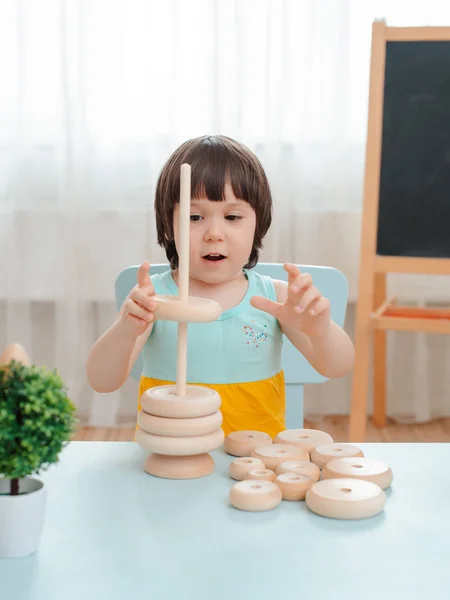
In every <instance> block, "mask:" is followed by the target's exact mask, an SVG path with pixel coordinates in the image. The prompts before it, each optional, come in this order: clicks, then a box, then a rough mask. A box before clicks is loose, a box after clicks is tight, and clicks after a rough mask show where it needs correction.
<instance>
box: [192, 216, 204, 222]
mask: <svg viewBox="0 0 450 600" xmlns="http://www.w3.org/2000/svg"><path fill="white" fill-rule="evenodd" d="M201 218H202V217H201V215H191V221H193V222H194V223H196V222H198V221H200V219H201Z"/></svg>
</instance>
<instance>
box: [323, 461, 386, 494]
mask: <svg viewBox="0 0 450 600" xmlns="http://www.w3.org/2000/svg"><path fill="white" fill-rule="evenodd" d="M340 477H345V478H347V479H348V478H354V479H363V480H365V481H371V482H372V483H376V484H377V485H379V486H380V488H381V489H383V490H384V489H386V488H388V487H389V486H390V485H391V483H392V479H393V475H392V471H391V469H390V467H389V466H388V465H386V464H385V463H384V462H381V461H379V460H374V459H372V458H364V457H363V458H361V457H348V458H336V459H334V460H330V462H327V464H326V465H325V466H324V468H323V470H322V479H336V478H340Z"/></svg>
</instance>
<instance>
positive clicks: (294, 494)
mask: <svg viewBox="0 0 450 600" xmlns="http://www.w3.org/2000/svg"><path fill="white" fill-rule="evenodd" d="M275 483H276V484H277V486H278V487H279V488H280V490H281V494H282V497H283V500H304V499H305V496H306V492H307V491H308V490H309V488H310V487H311V486H312V485H313V483H314V480H313V479H311V478H310V477H308V476H307V475H303V474H299V473H281V475H278V477H277V478H276V479H275Z"/></svg>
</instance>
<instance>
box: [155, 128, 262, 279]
mask: <svg viewBox="0 0 450 600" xmlns="http://www.w3.org/2000/svg"><path fill="white" fill-rule="evenodd" d="M183 163H188V164H189V165H191V197H192V198H201V197H206V198H208V199H209V200H213V201H220V200H225V185H226V183H227V182H229V183H230V184H231V187H232V188H233V192H234V195H235V196H236V198H238V199H239V200H245V201H246V202H248V203H249V204H250V206H251V207H252V208H253V209H254V211H255V213H256V229H255V237H254V240H253V247H252V251H251V253H250V256H249V260H248V262H247V264H246V265H245V268H247V269H250V268H252V267H254V266H255V265H256V263H257V262H258V256H259V250H260V248H261V247H262V241H263V238H264V236H265V234H266V233H267V230H268V229H269V227H270V224H271V221H272V196H271V192H270V188H269V183H268V181H267V177H266V174H265V172H264V169H263V167H262V165H261V163H260V162H259V160H258V159H257V158H256V156H255V155H254V154H253V152H251V151H250V150H249V149H248V148H247V147H246V146H244V145H243V144H241V143H238V142H236V141H235V140H232V139H231V138H229V137H226V136H223V135H206V136H202V137H198V138H194V139H191V140H188V141H187V142H185V143H184V144H182V145H181V146H180V147H179V148H177V150H175V152H174V153H173V154H172V156H171V157H170V158H169V160H168V161H167V162H166V164H165V165H164V167H163V169H162V171H161V174H160V176H159V178H158V183H157V186H156V194H155V216H156V230H157V234H158V244H159V245H160V246H162V247H163V248H164V249H165V251H166V256H167V259H168V260H169V262H170V267H171V268H172V269H176V268H177V267H178V254H177V251H176V247H175V241H174V234H173V211H174V208H175V204H176V203H177V202H179V201H180V168H181V165H182V164H183Z"/></svg>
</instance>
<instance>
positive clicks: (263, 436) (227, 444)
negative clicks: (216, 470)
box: [224, 430, 272, 456]
mask: <svg viewBox="0 0 450 600" xmlns="http://www.w3.org/2000/svg"><path fill="white" fill-rule="evenodd" d="M271 443H272V438H271V437H270V435H269V434H268V433H264V432H263V431H253V430H248V431H233V432H232V433H229V434H228V435H227V437H226V438H225V441H224V448H225V452H228V454H231V455H232V456H250V454H251V452H252V450H254V449H255V448H258V446H267V445H268V444H271Z"/></svg>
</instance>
